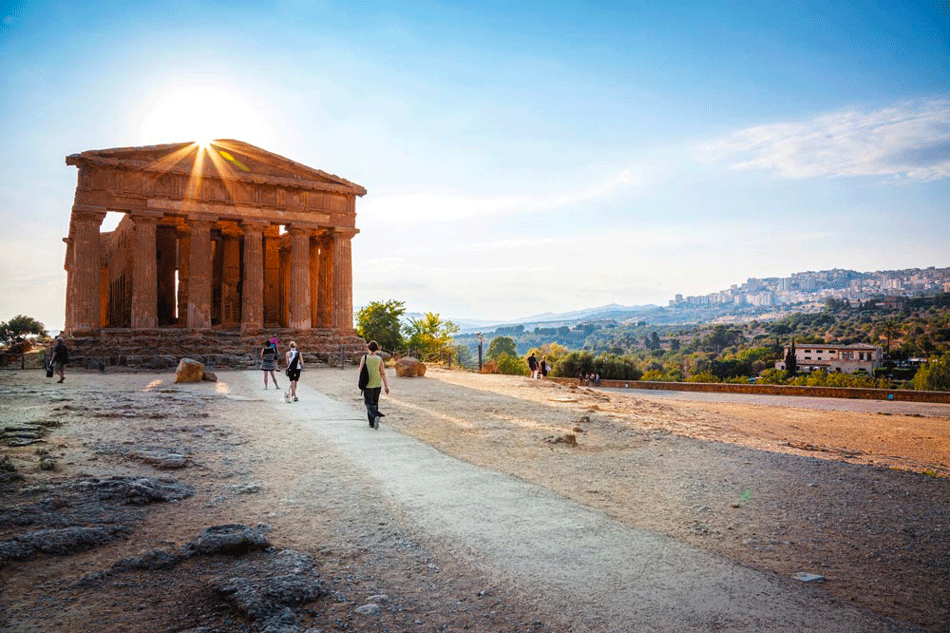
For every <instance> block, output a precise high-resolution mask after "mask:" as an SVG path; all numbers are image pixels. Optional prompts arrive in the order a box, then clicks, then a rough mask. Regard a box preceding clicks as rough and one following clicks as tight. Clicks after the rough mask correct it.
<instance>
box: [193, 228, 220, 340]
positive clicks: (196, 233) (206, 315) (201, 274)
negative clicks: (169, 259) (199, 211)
mask: <svg viewBox="0 0 950 633" xmlns="http://www.w3.org/2000/svg"><path fill="white" fill-rule="evenodd" d="M190 224H191V253H190V255H189V262H188V266H189V271H188V272H189V275H188V328H189V329H192V330H207V329H210V328H211V273H212V270H211V268H212V264H213V262H212V261H211V226H212V225H213V224H214V220H213V219H209V218H204V217H198V218H192V219H191V220H190Z"/></svg>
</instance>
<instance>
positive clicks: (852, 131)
mask: <svg viewBox="0 0 950 633" xmlns="http://www.w3.org/2000/svg"><path fill="white" fill-rule="evenodd" d="M698 152H699V155H700V156H701V157H702V158H703V159H705V160H707V161H724V162H726V163H727V164H728V165H729V166H730V167H731V168H733V169H738V170H748V169H763V170H772V171H775V172H777V173H779V174H780V175H782V176H785V177H787V178H814V177H840V176H881V177H885V178H899V179H905V180H922V181H928V180H939V179H941V178H950V100H947V99H933V100H928V101H913V102H906V103H901V104H898V105H895V106H892V107H889V108H884V109H880V110H873V111H869V112H862V111H859V110H842V111H838V112H830V113H827V114H823V115H821V116H819V117H816V118H814V119H812V120H810V121H803V122H785V123H773V124H769V125H760V126H756V127H751V128H747V129H744V130H739V131H737V132H735V133H733V134H730V135H729V136H727V137H725V138H722V139H718V140H716V141H713V142H711V143H708V144H706V145H703V146H701V147H699V148H698Z"/></svg>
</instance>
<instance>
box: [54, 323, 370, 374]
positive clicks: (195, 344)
mask: <svg viewBox="0 0 950 633" xmlns="http://www.w3.org/2000/svg"><path fill="white" fill-rule="evenodd" d="M272 336H276V337H277V338H278V340H279V341H280V343H279V346H278V347H279V351H280V354H281V363H282V359H283V354H284V352H286V351H287V349H288V345H289V343H290V341H296V342H297V349H299V350H300V352H301V353H302V354H303V357H304V362H323V363H327V364H330V365H339V364H340V359H341V356H342V358H343V362H345V363H353V364H355V363H358V362H359V359H360V357H361V356H362V355H363V353H365V349H366V344H365V342H364V341H363V339H361V338H360V337H358V336H356V335H341V334H339V333H336V332H334V331H332V330H323V329H314V330H309V331H297V330H286V329H273V330H268V331H267V332H265V333H263V334H254V335H246V334H241V333H240V332H237V331H233V330H207V331H201V332H193V331H190V330H185V329H179V328H161V329H155V330H139V331H134V332H133V331H132V330H127V329H107V330H102V331H101V332H100V333H99V334H98V335H96V336H81V337H70V338H67V339H66V345H67V347H68V348H69V365H70V366H71V367H85V368H87V369H100V370H101V369H104V368H105V367H110V366H119V367H130V368H140V369H174V368H175V367H176V366H177V365H178V361H179V360H181V359H182V358H186V357H187V358H192V359H194V360H197V361H199V362H201V363H203V364H204V365H205V366H207V367H212V368H213V367H218V368H222V367H231V368H238V369H240V368H253V367H257V366H258V364H259V360H258V359H259V355H260V351H261V347H262V345H263V343H264V340H265V339H269V338H270V337H272Z"/></svg>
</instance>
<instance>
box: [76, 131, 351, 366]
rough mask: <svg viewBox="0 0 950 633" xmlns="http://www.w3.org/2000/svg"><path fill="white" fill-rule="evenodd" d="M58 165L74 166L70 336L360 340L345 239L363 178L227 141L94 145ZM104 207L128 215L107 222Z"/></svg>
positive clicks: (336, 342) (102, 338) (331, 345)
mask: <svg viewBox="0 0 950 633" xmlns="http://www.w3.org/2000/svg"><path fill="white" fill-rule="evenodd" d="M66 164H68V165H74V166H76V167H78V169H79V182H78V185H77V187H76V196H75V201H74V204H73V207H72V216H71V219H70V224H69V236H68V237H67V238H65V242H66V245H67V246H66V262H65V269H66V275H67V290H66V326H65V331H66V333H67V334H68V335H71V336H73V337H78V338H85V339H89V338H93V339H98V340H100V341H107V340H110V339H111V338H115V337H124V338H126V339H128V340H134V339H136V337H139V338H141V337H142V336H151V337H154V336H155V335H156V334H160V333H162V332H165V333H168V334H170V335H171V336H170V337H166V340H174V336H173V335H174V334H175V333H176V332H177V333H189V334H190V335H191V337H192V339H194V336H195V335H198V334H201V335H206V336H211V337H214V335H215V334H216V333H217V334H219V335H231V336H232V338H233V337H234V336H235V335H237V336H242V337H245V338H248V339H252V340H258V339H259V338H260V336H259V335H260V333H262V332H264V331H267V332H271V331H274V330H281V331H284V332H285V333H286V334H287V336H295V337H307V336H310V338H311V339H312V341H311V342H313V341H314V340H316V339H319V340H320V341H322V343H321V344H322V345H324V346H325V347H327V348H328V350H329V349H330V348H336V347H338V346H339V345H342V344H351V345H358V344H359V343H360V341H359V339H358V338H356V336H355V331H354V329H353V298H352V295H353V289H352V288H353V286H352V259H351V252H352V251H351V240H352V238H353V237H354V236H355V235H356V234H357V233H358V230H357V229H356V226H355V220H356V198H357V197H359V196H363V195H365V194H366V190H365V189H364V188H363V187H361V186H359V185H357V184H354V183H352V182H349V181H348V180H345V179H343V178H340V177H338V176H335V175H333V174H328V173H326V172H323V171H320V170H318V169H313V168H310V167H307V166H305V165H301V164H299V163H296V162H294V161H292V160H289V159H287V158H284V157H282V156H278V155H276V154H272V153H270V152H267V151H265V150H262V149H260V148H258V147H254V146H253V145H249V144H247V143H242V142H240V141H233V140H219V141H213V142H210V143H208V144H198V143H177V144H171V145H153V146H147V147H129V148H116V149H105V150H92V151H87V152H82V153H81V154H73V155H71V156H67V157H66ZM108 212H118V213H121V214H123V217H122V219H121V220H120V221H119V223H118V226H117V227H116V228H115V230H112V231H109V232H103V231H101V225H102V223H103V220H104V218H105V217H106V215H107V213H108ZM315 337H316V338H315ZM218 338H219V339H221V336H218ZM314 344H315V343H314ZM126 346H127V347H128V346H129V345H128V344H127V345H126ZM133 347H134V345H133Z"/></svg>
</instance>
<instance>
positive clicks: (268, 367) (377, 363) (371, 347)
mask: <svg viewBox="0 0 950 633" xmlns="http://www.w3.org/2000/svg"><path fill="white" fill-rule="evenodd" d="M366 348H367V353H366V355H364V356H363V358H361V359H360V373H362V372H363V368H364V367H365V368H366V371H367V378H368V380H367V381H366V386H365V387H363V404H364V405H365V406H366V417H367V419H368V420H369V426H370V428H374V429H378V428H379V419H380V418H384V417H386V416H385V414H383V413H382V412H381V411H380V410H379V396H380V394H381V393H382V392H383V390H385V391H386V393H387V394H389V380H388V379H387V377H386V363H385V362H384V360H383V357H382V353H381V352H380V349H379V343H377V342H376V341H370V342H369V343H368V344H367V345H366ZM279 357H280V352H279V350H278V340H277V337H276V336H275V337H273V338H271V339H269V340H267V341H265V342H264V344H263V346H262V347H261V352H260V362H261V371H263V372H264V389H267V384H268V378H269V379H270V380H271V381H273V383H274V389H280V385H278V384H277V375H276V374H275V373H274V372H275V371H276V370H277V365H278V358H279ZM284 359H285V363H286V365H287V369H286V370H285V372H286V373H287V378H288V380H290V386H289V388H288V389H287V391H286V392H284V401H285V402H297V401H298V397H297V382H298V381H299V380H300V372H301V371H302V370H303V356H302V355H301V353H300V350H298V349H297V342H296V341H291V342H290V345H289V349H288V350H287V352H286V354H285V355H284ZM60 382H62V381H60Z"/></svg>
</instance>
